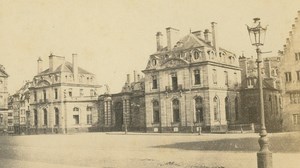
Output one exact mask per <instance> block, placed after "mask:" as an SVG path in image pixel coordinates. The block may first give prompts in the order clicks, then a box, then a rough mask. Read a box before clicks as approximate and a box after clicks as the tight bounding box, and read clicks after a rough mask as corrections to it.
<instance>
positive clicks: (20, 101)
mask: <svg viewBox="0 0 300 168" xmlns="http://www.w3.org/2000/svg"><path fill="white" fill-rule="evenodd" d="M31 84H32V82H29V81H26V82H25V84H24V85H23V86H22V87H21V88H20V89H19V90H18V91H17V92H16V93H15V94H13V95H11V96H10V100H11V101H10V107H11V110H12V111H13V116H14V133H15V134H25V133H28V128H29V115H30V110H29V107H30V102H29V100H30V93H29V89H28V88H29V87H30V86H31Z"/></svg>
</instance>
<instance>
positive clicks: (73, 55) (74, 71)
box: [72, 53, 78, 82]
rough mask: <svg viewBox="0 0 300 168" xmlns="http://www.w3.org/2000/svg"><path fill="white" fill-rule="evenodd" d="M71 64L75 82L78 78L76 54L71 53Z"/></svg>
mask: <svg viewBox="0 0 300 168" xmlns="http://www.w3.org/2000/svg"><path fill="white" fill-rule="evenodd" d="M72 64H73V78H74V81H75V82H77V78H78V57H77V54H75V53H74V54H72Z"/></svg>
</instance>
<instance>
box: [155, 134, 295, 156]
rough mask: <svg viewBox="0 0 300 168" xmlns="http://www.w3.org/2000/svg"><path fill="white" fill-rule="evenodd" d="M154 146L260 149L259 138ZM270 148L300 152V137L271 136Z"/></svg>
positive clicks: (213, 149)
mask: <svg viewBox="0 0 300 168" xmlns="http://www.w3.org/2000/svg"><path fill="white" fill-rule="evenodd" d="M153 147H154V148H173V149H181V150H202V151H235V152H257V151H259V145H258V138H240V139H236V138H235V139H220V140H208V141H203V140H200V141H196V142H181V143H174V144H169V145H160V146H153ZM269 149H270V150H271V152H273V153H298V152H300V137H299V136H292V135H289V136H285V137H280V136H279V137H270V147H269Z"/></svg>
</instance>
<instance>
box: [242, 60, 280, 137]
mask: <svg viewBox="0 0 300 168" xmlns="http://www.w3.org/2000/svg"><path fill="white" fill-rule="evenodd" d="M239 62H240V67H241V68H242V76H241V77H242V86H241V104H242V106H241V117H240V121H239V122H240V123H241V124H247V123H253V124H255V125H256V130H259V129H260V127H259V126H260V106H259V90H258V79H257V63H256V59H254V58H246V57H244V56H242V57H240V58H239ZM279 66H280V56H277V57H268V58H265V59H264V60H263V68H262V72H263V74H262V78H263V93H264V111H265V121H266V128H267V130H268V132H278V131H281V130H282V98H281V89H280V73H279Z"/></svg>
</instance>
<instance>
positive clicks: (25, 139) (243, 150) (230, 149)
mask: <svg viewBox="0 0 300 168" xmlns="http://www.w3.org/2000/svg"><path fill="white" fill-rule="evenodd" d="M269 137H270V142H271V146H270V148H271V150H272V152H273V164H274V166H273V167H274V168H282V167H289V168H299V165H300V160H299V158H300V133H280V134H270V136H269ZM257 140H258V135H257V134H204V135H201V136H198V135H197V134H141V133H129V134H128V135H124V134H123V133H85V134H74V135H32V136H1V137H0V163H1V164H0V167H1V168H2V167H3V168H7V167H10V168H19V167H22V168H23V167H24V168H35V167H37V168H40V167H43V168H44V167H46V168H48V167H49V168H52V167H53V168H54V167H55V168H58V167H59V168H73V167H74V168H79V167H80V168H83V167H104V168H113V167H149V168H150V167H151V168H154V167H191V168H249V167H256V152H257V150H258V143H257Z"/></svg>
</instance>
